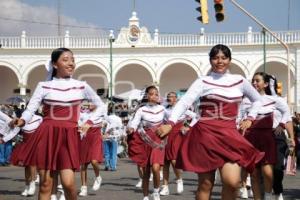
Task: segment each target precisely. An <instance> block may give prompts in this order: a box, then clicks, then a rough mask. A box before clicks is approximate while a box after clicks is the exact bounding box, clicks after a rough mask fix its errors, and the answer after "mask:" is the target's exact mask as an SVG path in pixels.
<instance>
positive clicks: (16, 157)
mask: <svg viewBox="0 0 300 200" xmlns="http://www.w3.org/2000/svg"><path fill="white" fill-rule="evenodd" d="M34 134H35V133H22V136H23V141H22V142H21V143H19V144H17V145H16V146H15V147H14V150H13V152H12V154H11V157H10V162H11V163H12V164H13V165H17V166H25V165H24V163H23V157H24V155H26V154H28V150H29V149H28V148H26V146H27V143H28V142H29V141H31V139H32V136H33V135H34ZM25 167H26V166H25Z"/></svg>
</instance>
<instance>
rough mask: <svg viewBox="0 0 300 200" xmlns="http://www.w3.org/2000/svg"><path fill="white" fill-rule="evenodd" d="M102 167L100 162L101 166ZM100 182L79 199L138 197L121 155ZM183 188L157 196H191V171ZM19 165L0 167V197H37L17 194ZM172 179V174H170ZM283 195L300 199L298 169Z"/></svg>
mask: <svg viewBox="0 0 300 200" xmlns="http://www.w3.org/2000/svg"><path fill="white" fill-rule="evenodd" d="M101 169H103V166H101ZM88 173H89V189H91V185H92V184H93V177H94V175H93V171H92V169H91V168H90V169H89V172H88ZM101 175H102V178H103V183H102V186H101V188H100V190H99V191H97V192H93V191H91V190H89V196H87V197H86V198H79V199H87V200H92V199H97V200H133V199H134V200H135V199H137V200H141V199H142V193H141V190H140V189H136V188H135V187H134V185H135V184H136V183H137V180H138V179H137V170H136V167H135V165H134V164H133V163H132V162H131V161H129V160H128V159H121V160H119V163H118V170H117V171H116V172H110V171H101ZM183 176H184V186H185V191H184V193H183V194H182V195H176V194H175V191H176V188H175V182H174V181H172V183H171V185H170V192H171V195H170V196H166V197H161V200H179V199H184V200H194V191H195V190H196V185H197V182H196V176H195V175H194V174H193V173H184V175H183ZM23 177H24V175H23V168H20V167H13V166H10V167H0V200H21V199H28V200H33V199H37V198H36V196H34V197H27V198H25V197H22V196H20V195H19V194H20V193H21V191H22V190H23V189H24V178H23ZM76 178H77V188H78V189H79V188H80V176H79V173H77V175H76ZM171 180H174V176H171ZM284 184H285V188H286V189H285V192H284V193H285V197H286V198H285V199H293V200H294V199H299V200H300V171H298V174H297V176H296V177H291V176H286V177H285V180H284ZM220 189H221V187H220V185H219V184H217V185H216V187H215V188H214V191H213V199H220Z"/></svg>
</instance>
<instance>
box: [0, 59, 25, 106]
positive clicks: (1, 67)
mask: <svg viewBox="0 0 300 200" xmlns="http://www.w3.org/2000/svg"><path fill="white" fill-rule="evenodd" d="M14 69H15V70H14ZM0 74H1V79H0V85H1V92H0V103H3V104H6V103H10V102H6V99H7V98H9V97H11V96H15V95H19V93H18V94H17V93H14V89H18V88H19V86H20V78H21V77H20V76H19V77H18V71H16V68H13V65H8V64H7V63H5V62H1V61H0Z"/></svg>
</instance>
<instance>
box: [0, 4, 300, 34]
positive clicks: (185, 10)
mask: <svg viewBox="0 0 300 200" xmlns="http://www.w3.org/2000/svg"><path fill="white" fill-rule="evenodd" d="M133 1H134V0H0V8H2V9H1V12H0V37H1V36H19V35H21V32H22V30H25V31H26V33H27V35H34V36H39V35H51V36H56V35H58V34H59V31H58V26H57V23H58V17H57V16H58V15H57V10H58V9H57V8H58V7H57V5H58V2H60V19H61V20H60V24H62V26H61V32H60V33H61V34H63V33H64V32H65V30H70V34H71V35H99V34H101V33H106V32H108V31H109V30H110V29H112V30H114V31H115V32H118V30H120V29H121V28H122V27H126V26H128V19H129V18H130V17H131V13H132V11H133V7H134V6H133V5H134V3H133ZM236 1H237V2H238V3H239V4H241V5H242V6H243V7H244V8H246V9H247V10H248V11H249V12H251V13H252V14H253V15H255V16H256V17H257V18H258V19H259V20H260V21H261V22H263V23H264V24H265V25H267V27H268V28H270V29H271V30H273V31H285V30H300V12H299V10H300V0H236ZM135 2H136V3H135V11H136V12H137V14H138V18H139V19H140V26H145V27H147V28H148V30H149V31H150V32H154V30H155V29H156V28H157V29H159V32H160V33H192V34H195V33H199V32H200V29H201V28H205V32H207V33H212V32H216V33H218V32H247V31H248V27H249V26H252V27H253V31H261V28H260V27H259V26H257V25H256V24H255V23H254V22H253V21H252V20H251V19H249V17H247V16H246V15H245V14H244V13H242V12H241V11H240V10H239V9H238V8H236V7H235V6H234V5H233V4H232V3H231V1H230V0H224V6H225V20H224V21H223V22H219V23H218V22H216V20H215V17H214V10H213V5H214V4H213V0H208V7H209V17H210V22H209V24H208V25H204V24H201V23H200V22H199V21H197V19H196V18H197V17H198V16H199V12H197V11H196V10H195V8H196V7H198V6H199V4H198V3H197V2H196V1H195V0H135ZM289 5H290V6H289ZM288 11H289V12H288Z"/></svg>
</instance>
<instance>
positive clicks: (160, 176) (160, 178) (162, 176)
mask: <svg viewBox="0 0 300 200" xmlns="http://www.w3.org/2000/svg"><path fill="white" fill-rule="evenodd" d="M163 179H164V175H163V171H159V180H161V181H162V180H163Z"/></svg>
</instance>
